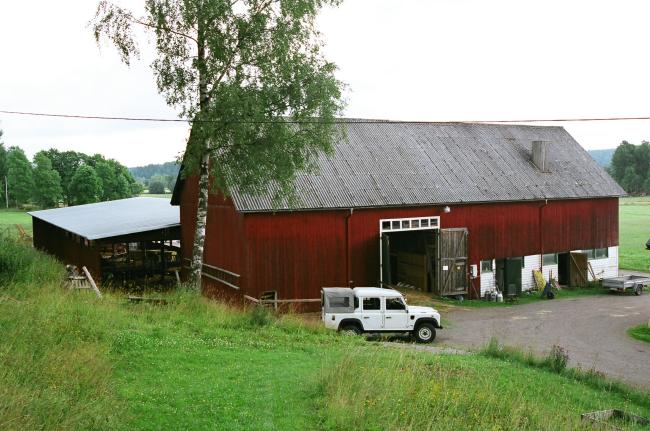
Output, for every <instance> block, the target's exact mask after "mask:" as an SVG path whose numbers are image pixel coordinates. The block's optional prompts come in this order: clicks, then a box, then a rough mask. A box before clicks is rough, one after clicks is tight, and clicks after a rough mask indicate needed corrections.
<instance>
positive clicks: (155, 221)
mask: <svg viewBox="0 0 650 431" xmlns="http://www.w3.org/2000/svg"><path fill="white" fill-rule="evenodd" d="M29 214H30V215H31V216H32V217H35V218H37V219H40V220H43V221H45V222H47V223H50V224H53V225H54V226H57V227H59V228H61V229H64V230H67V231H69V232H72V233H74V234H76V235H79V236H81V237H83V238H86V239H88V240H97V239H103V238H111V237H115V236H122V235H128V234H132V233H141V232H147V231H152V230H158V229H164V228H170V227H175V226H179V225H180V211H179V208H178V207H175V206H172V205H171V204H170V202H169V200H168V199H160V198H130V199H120V200H116V201H108V202H100V203H96V204H88V205H78V206H74V207H66V208H55V209H50V210H43V211H33V212H30V213H29Z"/></svg>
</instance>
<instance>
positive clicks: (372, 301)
mask: <svg viewBox="0 0 650 431" xmlns="http://www.w3.org/2000/svg"><path fill="white" fill-rule="evenodd" d="M363 309H364V310H381V301H379V298H363Z"/></svg>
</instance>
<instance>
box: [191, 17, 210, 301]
mask: <svg viewBox="0 0 650 431" xmlns="http://www.w3.org/2000/svg"><path fill="white" fill-rule="evenodd" d="M203 28H204V26H203V20H202V19H199V20H198V28H197V41H196V45H197V51H198V52H197V54H198V56H197V60H198V64H197V69H198V72H199V108H200V113H203V112H204V111H205V109H206V108H207V105H208V87H207V81H206V76H205V37H204V36H205V35H204V33H203ZM195 126H196V124H193V125H192V129H194V127H195ZM190 134H191V132H190ZM206 144H207V145H206V147H205V148H204V149H203V151H204V153H203V155H202V156H201V168H200V172H199V191H198V203H197V208H196V227H195V229H194V244H193V246H192V265H191V267H190V283H191V284H192V287H193V288H194V289H196V290H197V291H199V292H200V291H201V271H202V269H203V249H204V245H205V225H206V220H207V218H208V195H209V193H208V192H209V181H210V172H209V169H210V140H209V139H208V140H207V142H206Z"/></svg>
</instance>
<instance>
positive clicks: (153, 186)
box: [149, 181, 165, 195]
mask: <svg viewBox="0 0 650 431" xmlns="http://www.w3.org/2000/svg"><path fill="white" fill-rule="evenodd" d="M163 193H165V185H164V184H163V183H161V182H160V181H152V182H151V183H150V184H149V194H152V195H162V194H163Z"/></svg>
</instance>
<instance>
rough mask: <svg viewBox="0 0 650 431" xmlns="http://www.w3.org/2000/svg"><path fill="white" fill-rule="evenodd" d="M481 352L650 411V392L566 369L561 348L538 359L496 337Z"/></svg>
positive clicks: (596, 374) (601, 376)
mask: <svg viewBox="0 0 650 431" xmlns="http://www.w3.org/2000/svg"><path fill="white" fill-rule="evenodd" d="M481 353H482V354H483V355H485V356H487V357H490V358H497V359H501V360H504V361H508V362H515V363H519V364H523V365H526V366H529V367H534V368H540V369H543V370H547V371H551V372H554V373H557V374H559V375H562V376H564V377H567V378H569V379H572V380H574V381H576V382H579V383H581V384H584V385H586V386H589V387H591V388H593V389H595V390H598V391H603V392H608V393H612V394H616V395H620V396H623V397H624V398H625V399H628V400H631V401H633V402H634V403H636V404H638V405H640V406H644V407H646V408H649V409H650V393H648V392H642V391H639V390H636V389H634V388H631V387H629V386H628V385H626V384H625V383H622V382H619V381H616V380H612V379H608V378H606V377H605V375H604V374H602V373H599V372H598V371H595V370H582V369H580V368H567V363H568V360H569V356H568V354H567V353H566V351H565V350H564V349H563V348H561V347H560V346H553V348H552V349H551V351H550V352H549V353H548V355H546V356H544V357H537V356H535V355H534V354H533V353H532V352H524V351H522V350H521V349H519V348H516V347H507V346H503V345H501V344H499V342H498V340H497V339H496V338H493V339H491V340H490V342H489V343H488V344H487V345H486V347H485V348H484V349H483V350H482V351H481Z"/></svg>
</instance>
